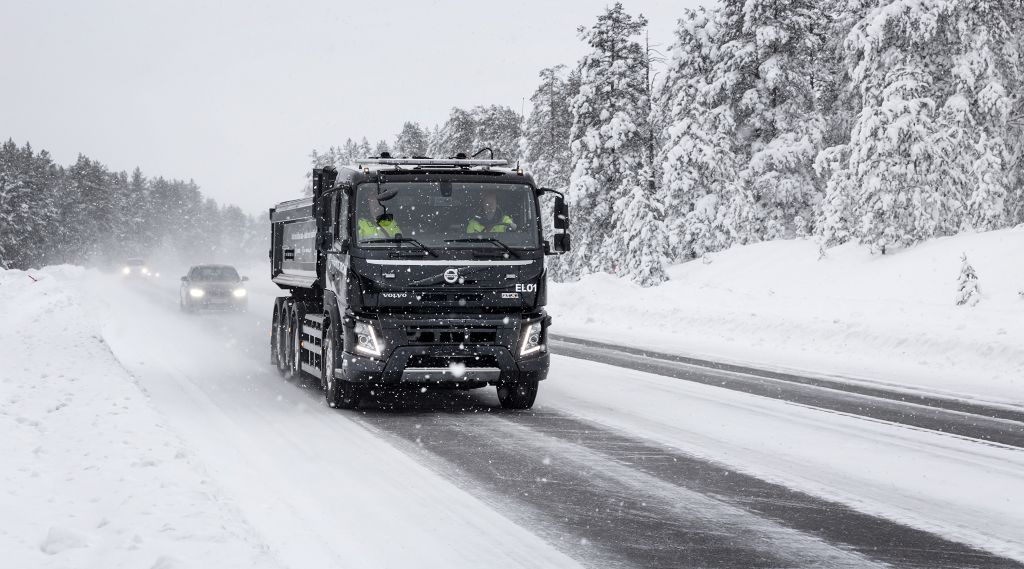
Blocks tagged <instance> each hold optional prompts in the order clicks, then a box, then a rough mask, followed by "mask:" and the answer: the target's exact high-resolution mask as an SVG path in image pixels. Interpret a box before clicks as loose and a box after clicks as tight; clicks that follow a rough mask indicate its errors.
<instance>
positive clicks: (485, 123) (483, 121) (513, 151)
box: [469, 105, 523, 162]
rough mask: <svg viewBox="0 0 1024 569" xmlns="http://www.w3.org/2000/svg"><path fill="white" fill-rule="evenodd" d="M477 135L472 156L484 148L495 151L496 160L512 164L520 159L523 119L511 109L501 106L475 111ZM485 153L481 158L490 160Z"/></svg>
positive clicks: (480, 108)
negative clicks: (499, 159) (501, 159)
mask: <svg viewBox="0 0 1024 569" xmlns="http://www.w3.org/2000/svg"><path fill="white" fill-rule="evenodd" d="M473 120H474V122H475V124H476V133H475V136H474V138H473V149H472V150H470V151H469V153H470V154H472V153H474V152H476V151H478V150H480V149H482V148H484V147H487V148H490V149H491V150H493V151H494V157H495V158H504V159H505V160H508V161H510V162H515V161H516V160H518V159H519V139H520V138H521V137H522V135H523V117H522V116H521V115H520V114H519V113H517V112H515V111H514V110H512V109H511V108H509V107H504V106H501V105H489V106H486V107H484V106H480V107H476V108H474V109H473ZM489 157H490V155H489V154H487V153H484V154H483V155H481V156H479V158H489Z"/></svg>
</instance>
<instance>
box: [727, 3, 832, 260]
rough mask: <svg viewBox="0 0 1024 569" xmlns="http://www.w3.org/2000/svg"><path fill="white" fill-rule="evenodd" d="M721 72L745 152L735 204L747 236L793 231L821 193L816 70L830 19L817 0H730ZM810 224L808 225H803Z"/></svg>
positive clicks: (740, 236)
mask: <svg viewBox="0 0 1024 569" xmlns="http://www.w3.org/2000/svg"><path fill="white" fill-rule="evenodd" d="M721 14H722V17H721V18H720V22H721V25H722V34H723V35H722V39H723V40H725V43H724V44H723V45H722V46H721V48H720V57H719V61H718V66H719V69H718V70H717V71H716V73H715V75H716V76H717V77H716V79H720V80H721V81H722V82H721V83H720V84H721V85H722V86H723V87H724V88H725V90H726V93H727V94H728V101H729V104H730V106H731V107H732V111H733V117H734V120H735V121H736V144H737V153H738V154H739V155H740V156H742V157H743V159H744V163H745V164H744V166H745V167H744V168H743V169H742V170H741V172H740V180H739V181H740V183H741V189H740V191H739V192H738V193H736V194H735V195H734V196H733V201H732V202H731V203H730V205H729V207H730V208H731V210H732V213H731V223H732V224H733V227H734V231H735V237H736V239H737V241H738V242H740V243H748V242H752V241H758V240H761V239H775V238H779V237H790V236H793V235H794V234H795V233H796V231H797V229H798V228H797V227H796V226H795V219H796V218H797V217H798V216H799V217H801V218H802V219H813V218H814V208H815V206H816V205H817V203H818V201H819V200H820V195H819V191H818V187H817V180H816V178H815V173H814V168H813V163H814V157H815V155H816V154H817V151H818V149H819V148H820V145H821V132H822V119H821V117H820V116H819V115H818V113H817V112H816V101H815V90H814V86H813V84H812V81H811V79H812V77H814V76H816V75H817V73H816V71H817V70H816V69H815V66H814V60H815V56H817V55H818V53H819V51H820V47H821V41H820V39H819V38H820V34H816V33H814V28H815V26H822V25H823V24H824V23H826V22H827V14H825V13H823V12H822V10H821V9H820V3H819V2H815V1H812V0H726V1H725V2H723V5H722V12H721ZM801 229H805V228H801Z"/></svg>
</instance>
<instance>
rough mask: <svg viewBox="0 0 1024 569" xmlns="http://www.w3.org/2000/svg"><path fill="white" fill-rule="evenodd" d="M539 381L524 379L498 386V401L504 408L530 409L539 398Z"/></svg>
mask: <svg viewBox="0 0 1024 569" xmlns="http://www.w3.org/2000/svg"><path fill="white" fill-rule="evenodd" d="M537 388H538V382H537V380H536V379H534V380H532V381H522V382H516V383H503V384H501V385H499V386H498V401H500V402H501V407H502V408H503V409H529V408H530V407H533V402H534V401H535V400H536V399H537Z"/></svg>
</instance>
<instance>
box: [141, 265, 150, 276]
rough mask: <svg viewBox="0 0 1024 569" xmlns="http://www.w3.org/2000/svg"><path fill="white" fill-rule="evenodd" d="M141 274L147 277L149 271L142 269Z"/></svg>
mask: <svg viewBox="0 0 1024 569" xmlns="http://www.w3.org/2000/svg"><path fill="white" fill-rule="evenodd" d="M142 274H144V275H148V274H149V269H147V268H146V267H142Z"/></svg>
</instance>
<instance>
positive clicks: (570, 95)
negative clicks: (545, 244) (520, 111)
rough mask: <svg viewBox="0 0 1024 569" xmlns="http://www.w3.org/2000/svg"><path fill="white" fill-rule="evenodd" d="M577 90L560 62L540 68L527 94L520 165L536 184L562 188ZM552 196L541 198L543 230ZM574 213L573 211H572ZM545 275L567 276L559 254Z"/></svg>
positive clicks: (548, 230)
mask: <svg viewBox="0 0 1024 569" xmlns="http://www.w3.org/2000/svg"><path fill="white" fill-rule="evenodd" d="M578 93H579V74H578V73H577V72H576V71H572V72H569V71H567V70H566V68H565V66H564V65H558V66H555V67H549V68H546V69H542V70H541V72H540V85H538V86H537V89H536V90H535V91H534V92H533V95H532V96H531V97H530V102H531V103H532V107H533V108H532V110H531V111H530V115H529V117H528V118H527V119H526V125H525V127H524V129H523V137H522V140H521V141H520V148H521V149H522V153H523V160H524V166H525V167H526V168H528V169H529V170H530V172H531V173H532V174H533V178H534V180H535V181H536V182H537V184H538V185H541V186H546V187H550V188H555V189H559V190H562V191H565V189H566V188H567V186H568V185H569V175H570V173H571V172H572V163H571V160H572V158H571V152H570V138H569V137H570V134H571V131H572V108H571V103H572V100H573V99H574V98H575V97H576V95H577V94H578ZM552 204H553V197H551V196H550V195H548V196H543V197H542V198H541V220H542V222H543V224H544V234H545V235H551V234H552V233H553V232H554V227H553V223H552V221H553V220H552V216H551V213H550V212H551V209H552ZM573 214H574V215H575V214H576V212H575V211H573ZM547 270H548V275H549V276H550V277H551V278H553V279H555V280H556V281H563V280H566V279H567V278H569V276H570V275H569V267H568V266H567V263H566V262H565V259H564V258H563V257H551V258H550V259H549V261H548V263H547Z"/></svg>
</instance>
